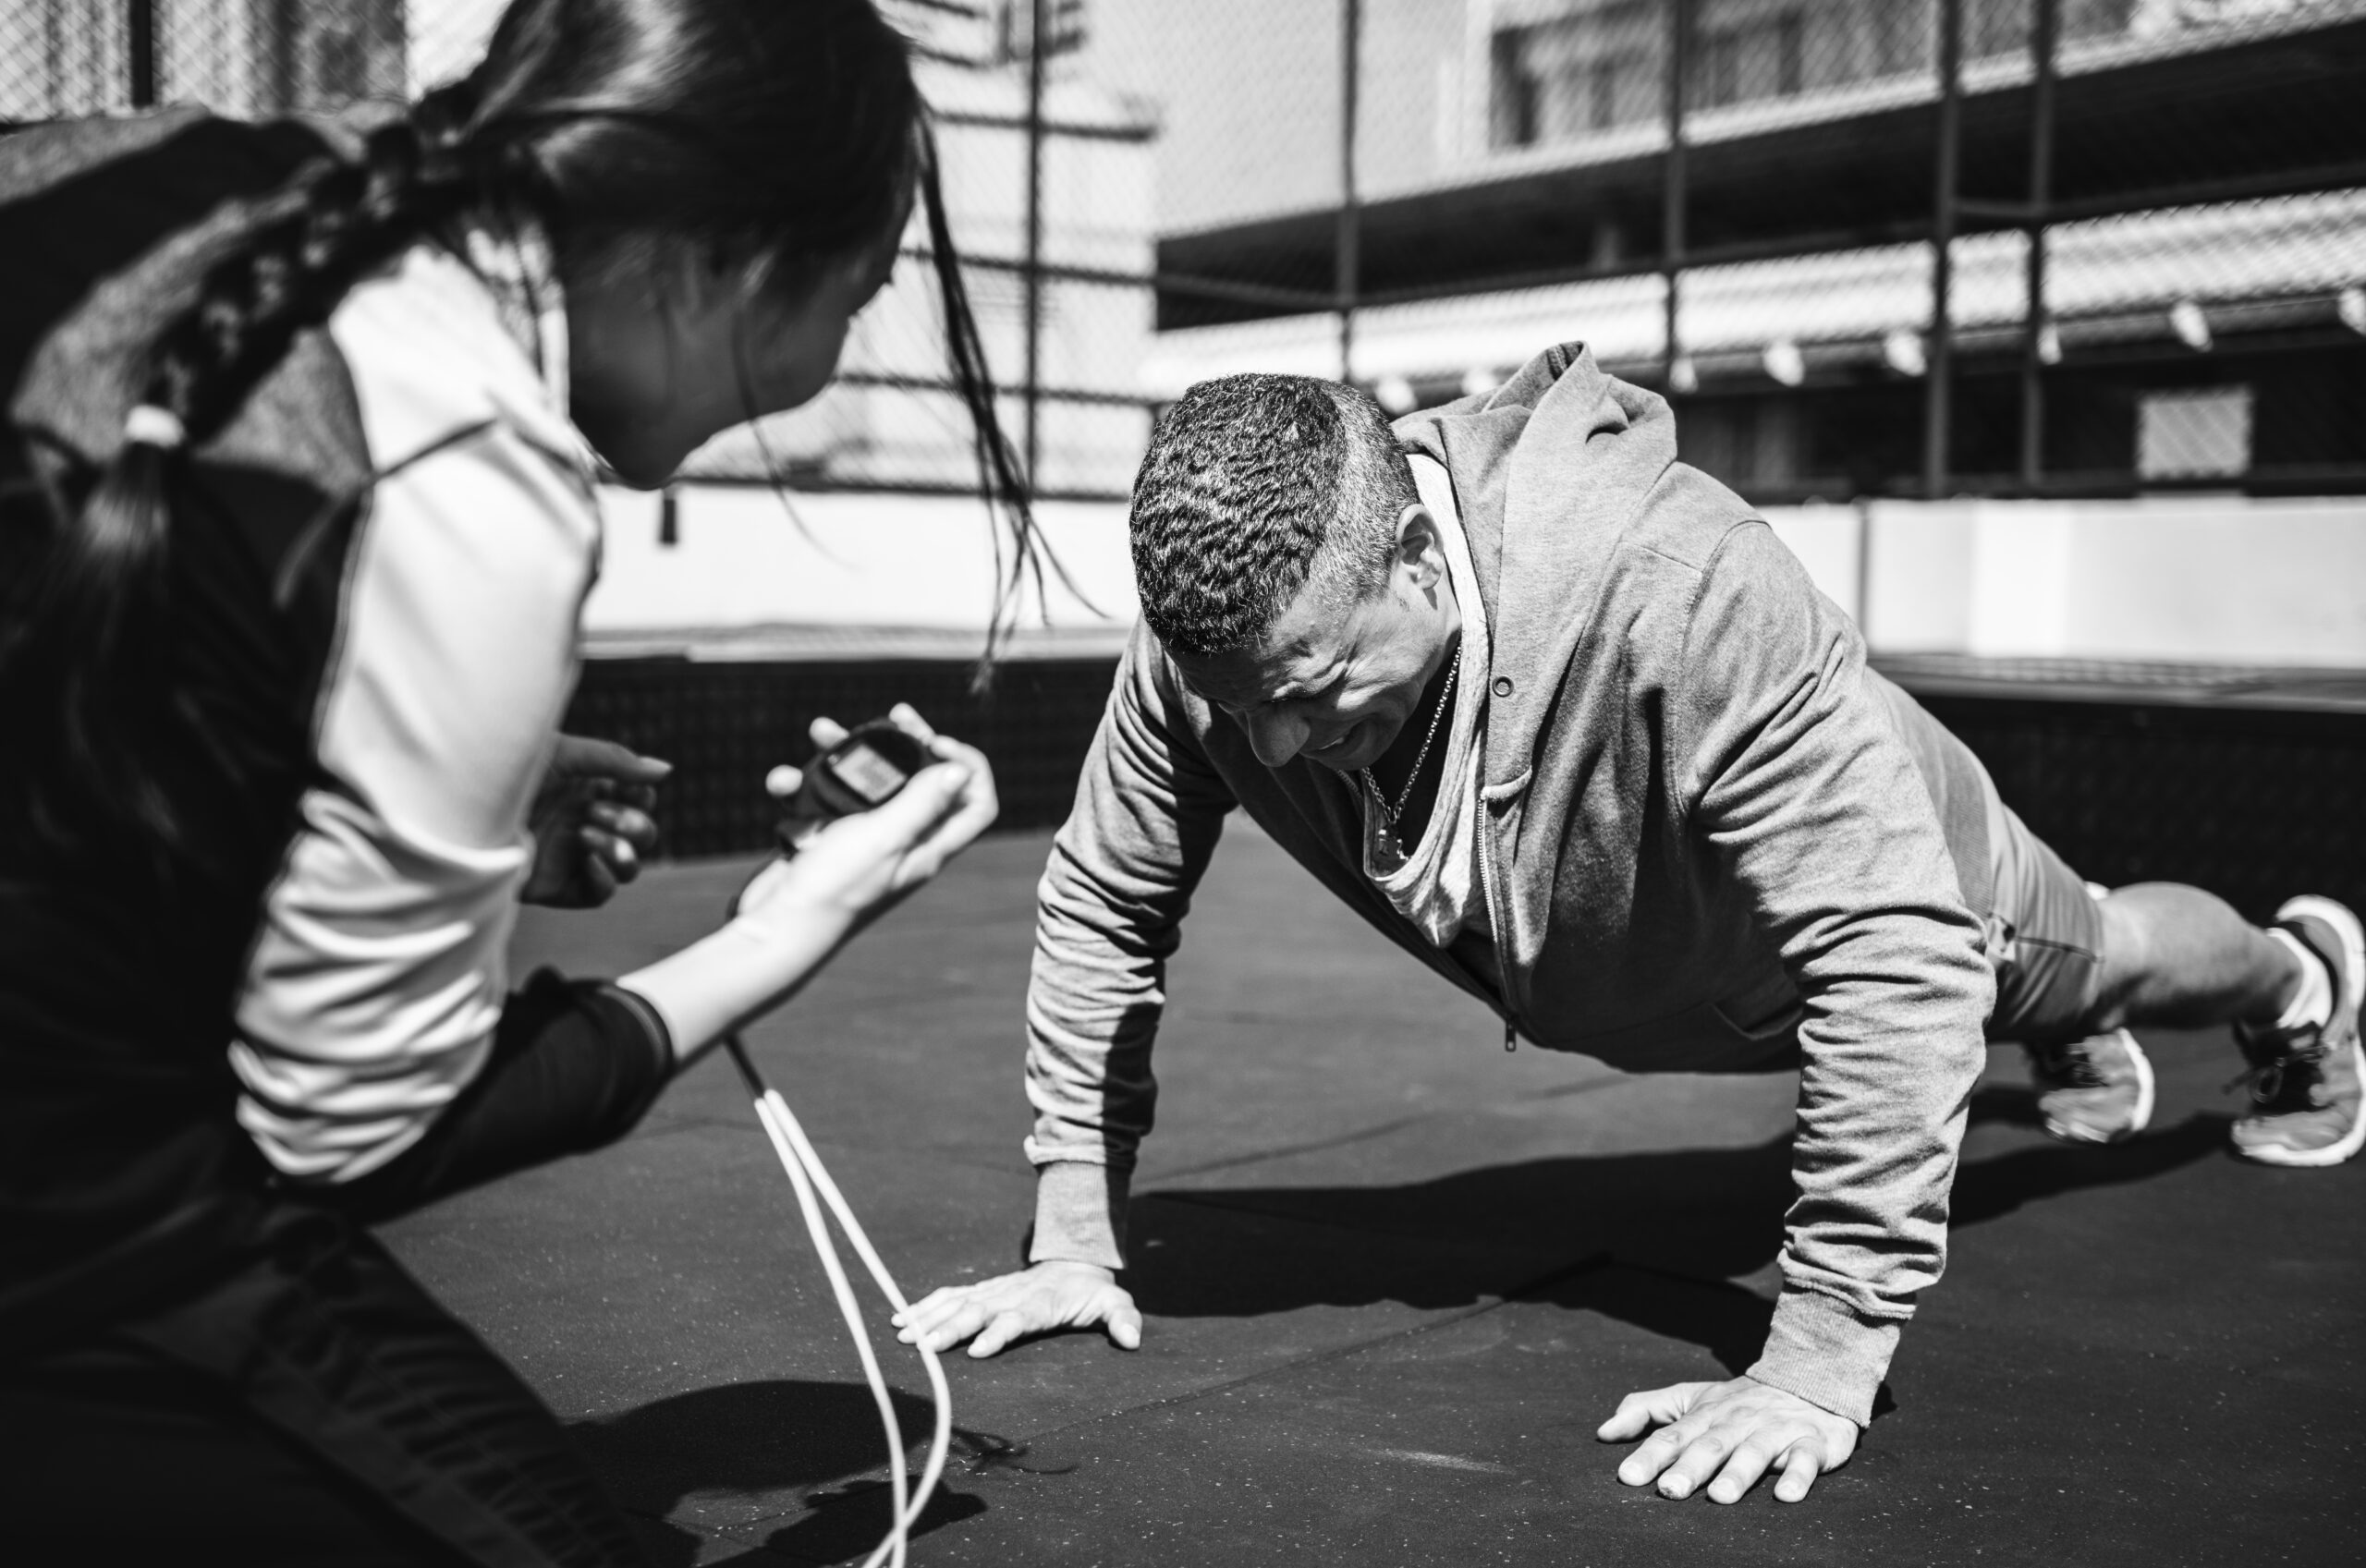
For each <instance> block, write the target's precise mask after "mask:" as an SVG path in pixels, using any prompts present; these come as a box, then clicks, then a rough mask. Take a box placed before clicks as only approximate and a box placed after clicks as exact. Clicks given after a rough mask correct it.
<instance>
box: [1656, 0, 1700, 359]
mask: <svg viewBox="0 0 2366 1568" xmlns="http://www.w3.org/2000/svg"><path fill="white" fill-rule="evenodd" d="M1667 16H1668V26H1667V152H1666V153H1665V155H1664V156H1663V157H1662V158H1661V160H1660V284H1661V294H1662V297H1663V303H1664V305H1665V309H1666V312H1667V319H1666V322H1665V342H1664V343H1663V345H1662V351H1661V364H1660V374H1661V377H1662V379H1663V381H1664V383H1665V386H1666V387H1667V391H1668V394H1669V395H1671V396H1673V395H1675V394H1676V393H1677V391H1678V390H1679V389H1678V388H1677V384H1676V379H1677V363H1678V361H1680V360H1681V359H1683V357H1684V348H1683V345H1682V343H1681V342H1680V341H1679V339H1678V338H1677V331H1676V320H1677V289H1678V287H1679V286H1680V285H1681V283H1682V281H1683V271H1684V208H1685V201H1686V183H1685V182H1686V177H1687V176H1688V174H1689V170H1688V169H1687V168H1686V167H1685V159H1684V109H1685V103H1684V100H1685V92H1686V89H1687V86H1688V84H1689V81H1690V80H1691V77H1692V0H1667Z"/></svg>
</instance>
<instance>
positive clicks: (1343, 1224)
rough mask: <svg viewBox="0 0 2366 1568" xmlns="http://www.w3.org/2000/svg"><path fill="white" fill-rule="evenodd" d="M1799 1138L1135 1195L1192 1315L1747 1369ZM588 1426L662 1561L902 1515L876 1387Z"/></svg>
mask: <svg viewBox="0 0 2366 1568" xmlns="http://www.w3.org/2000/svg"><path fill="white" fill-rule="evenodd" d="M1972 1113H1973V1117H1974V1119H1975V1120H1977V1121H1986V1122H2003V1123H2008V1124H2033V1123H2034V1122H2035V1120H2036V1115H2035V1112H2034V1109H2033V1107H2032V1105H2031V1100H2030V1096H2029V1094H2028V1092H2027V1091H2026V1090H2022V1089H2014V1088H1989V1089H1984V1090H1982V1092H1981V1093H1980V1095H1979V1096H1978V1097H1976V1099H1975V1100H1974V1103H1973V1108H1972ZM2225 1145H2226V1118H2225V1117H2224V1116H2216V1115H2196V1116H2193V1117H2191V1118H2189V1119H2188V1120H2187V1121H2185V1122H2183V1123H2181V1124H2178V1125H2177V1126H2175V1127H2172V1128H2169V1129H2167V1130H2165V1131H2163V1132H2160V1133H2156V1134H2153V1135H2152V1136H2147V1137H2143V1138H2140V1139H2138V1140H2136V1141H2135V1142H2133V1143H2128V1144H2123V1145H2118V1146H2115V1147H2109V1148H2092V1149H2086V1148H2069V1147H2064V1146H2059V1145H2046V1146H2043V1147H2039V1148H2028V1149H2015V1150H2012V1151H2010V1152H2007V1153H2005V1154H2001V1155H1997V1156H1994V1157H1992V1158H1990V1159H1987V1160H1982V1161H1975V1162H1972V1163H1970V1164H1967V1165H1966V1166H1964V1168H1963V1169H1962V1171H1961V1173H1959V1175H1958V1176H1957V1182H1956V1186H1955V1199H1954V1221H1953V1223H1954V1225H1955V1226H1956V1227H1957V1228H1961V1227H1964V1226H1968V1225H1975V1224H1980V1223H1982V1222H1987V1221H1992V1220H1995V1219H1998V1218H2001V1217H2003V1216H2005V1215H2008V1214H2011V1213H2013V1212H2014V1211H2015V1210H2017V1209H2021V1208H2022V1207H2024V1206H2025V1205H2028V1204H2031V1203H2035V1202H2039V1201H2042V1200H2044V1199H2046V1198H2050V1197H2056V1196H2059V1195H2062V1194H2066V1193H2070V1192H2075V1191H2079V1190H2082V1189H2087V1188H2095V1187H2104V1186H2112V1185H2124V1184H2128V1183H2135V1182H2142V1181H2146V1180H2149V1179H2152V1178H2153V1177H2157V1176H2160V1175H2164V1174H2165V1173H2169V1172H2171V1171H2174V1170H2177V1169H2178V1168H2180V1167H2183V1166H2186V1165H2189V1164H2192V1163H2194V1162H2196V1161H2201V1160H2203V1159H2205V1158H2209V1157H2211V1156H2213V1155H2216V1154H2218V1153H2220V1152H2221V1151H2222V1150H2223V1149H2224V1148H2225ZM1790 1154H1791V1149H1790V1139H1789V1138H1788V1137H1787V1136H1785V1137H1781V1138H1775V1139H1771V1140H1769V1141H1767V1142H1765V1143H1762V1144H1757V1145H1752V1146H1749V1147H1745V1148H1740V1149H1690V1150H1680V1151H1674V1152H1663V1153H1646V1154H1625V1155H1611V1156H1571V1157H1567V1158H1558V1159H1546V1160H1531V1161H1519V1162H1516V1163H1510V1164H1504V1165H1495V1166H1487V1167H1483V1168H1481V1169H1478V1170H1473V1171H1465V1172H1458V1173H1455V1174H1453V1175H1450V1176H1445V1177H1442V1178H1439V1179H1437V1180H1434V1181H1428V1182H1417V1183H1409V1184H1405V1185H1396V1186H1388V1185H1370V1186H1337V1187H1313V1186H1309V1187H1226V1188H1212V1189H1204V1190H1202V1189H1189V1190H1180V1191H1165V1192H1153V1193H1150V1194H1146V1195H1144V1196H1143V1197H1140V1199H1138V1200H1137V1202H1136V1204H1135V1206H1134V1210H1133V1213H1134V1220H1133V1230H1134V1245H1133V1247H1132V1251H1133V1255H1134V1257H1135V1258H1137V1259H1139V1260H1140V1261H1139V1262H1138V1263H1137V1265H1136V1266H1135V1267H1134V1268H1133V1269H1132V1270H1130V1271H1129V1274H1128V1283H1129V1284H1130V1286H1131V1287H1132V1289H1133V1291H1134V1294H1135V1297H1136V1299H1137V1301H1138V1302H1139V1303H1140V1305H1141V1307H1142V1308H1143V1309H1144V1310H1145V1311H1146V1312H1149V1313H1152V1314H1153V1315H1159V1316H1168V1317H1182V1318H1200V1317H1208V1318H1238V1319H1253V1318H1259V1317H1264V1316H1267V1315H1272V1314H1280V1313H1287V1312H1291V1311H1294V1310H1297V1309H1299V1308H1302V1307H1314V1306H1330V1307H1360V1306H1368V1305H1371V1304H1373V1303H1377V1302H1383V1301H1394V1302H1400V1303H1403V1304H1405V1305H1407V1306H1410V1307H1416V1308H1420V1309H1424V1310H1437V1309H1442V1308H1451V1307H1463V1306H1478V1305H1480V1304H1482V1303H1483V1302H1485V1301H1488V1300H1491V1299H1494V1298H1497V1297H1500V1296H1504V1295H1511V1296H1517V1297H1518V1298H1521V1299H1524V1300H1529V1301H1535V1302H1543V1303H1549V1304H1551V1305H1554V1306H1557V1307H1565V1308H1568V1309H1572V1310H1582V1311H1591V1312H1595V1313H1599V1314H1601V1315H1602V1316H1604V1317H1607V1318H1610V1319H1616V1320H1618V1321H1621V1322H1625V1323H1628V1324H1631V1325H1633V1326H1635V1327H1637V1328H1640V1329H1642V1330H1644V1331H1647V1332H1650V1333H1652V1334H1654V1335H1657V1336H1660V1337H1662V1338H1665V1339H1668V1340H1673V1341H1677V1342H1681V1343H1689V1344H1693V1345H1697V1346H1700V1347H1701V1348H1702V1349H1704V1350H1706V1351H1707V1352H1708V1353H1709V1354H1710V1355H1713V1356H1714V1357H1715V1358H1716V1360H1717V1361H1718V1362H1719V1363H1720V1364H1721V1365H1722V1366H1724V1367H1726V1369H1727V1370H1728V1371H1729V1372H1733V1373H1738V1372H1740V1371H1741V1370H1742V1369H1743V1368H1745V1367H1748V1366H1749V1365H1750V1363H1751V1362H1752V1361H1754V1360H1755V1359H1756V1357H1757V1355H1758V1353H1759V1351H1760V1349H1761V1347H1762V1345H1763V1343H1764V1342H1765V1337H1766V1330H1767V1323H1768V1319H1769V1317H1770V1315H1771V1313H1772V1304H1771V1303H1770V1302H1769V1301H1768V1300H1767V1298H1766V1297H1765V1296H1763V1295H1760V1294H1758V1293H1756V1292H1754V1291H1751V1290H1749V1289H1746V1288H1744V1287H1743V1286H1741V1285H1738V1284H1736V1283H1733V1280H1734V1279H1736V1278H1738V1277H1740V1276H1744V1275H1748V1274H1750V1273H1753V1272H1755V1271H1757V1270H1761V1269H1762V1268H1763V1267H1764V1266H1765V1265H1766V1264H1767V1263H1769V1262H1770V1261H1772V1260H1773V1258H1774V1257H1775V1255H1776V1252H1777V1250H1778V1248H1779V1247H1780V1246H1781V1243H1782V1237H1783V1216H1784V1212H1785V1210H1786V1209H1787V1207H1788V1205H1789V1203H1790V1200H1791V1196H1792V1187H1791V1167H1790ZM1392 1239H1394V1240H1396V1242H1398V1243H1401V1245H1396V1246H1391V1245H1388V1243H1389V1241H1390V1240H1392ZM1548 1258H1558V1259H1561V1260H1562V1261H1560V1262H1558V1263H1548V1262H1546V1261H1544V1260H1545V1259H1548ZM1880 1408H1881V1409H1882V1410H1884V1411H1885V1410H1886V1409H1887V1408H1888V1401H1887V1400H1886V1398H1884V1400H1883V1402H1882V1404H1881V1407H1880ZM896 1417H897V1419H898V1421H900V1422H901V1423H902V1424H903V1427H904V1429H905V1432H906V1433H907V1435H908V1436H915V1435H921V1434H924V1433H925V1432H926V1430H927V1423H928V1421H929V1418H930V1411H929V1408H928V1406H927V1404H926V1403H925V1402H924V1401H921V1400H919V1399H916V1398H914V1397H912V1396H910V1395H908V1394H902V1393H899V1394H897V1395H896ZM572 1431H573V1434H574V1436H575V1438H576V1440H578V1441H579V1443H580V1444H581V1446H582V1447H583V1449H584V1451H585V1452H586V1453H587V1454H588V1455H589V1457H590V1458H591V1461H592V1463H593V1464H594V1465H595V1466H596V1467H597V1468H598V1469H599V1470H600V1471H601V1473H602V1474H603V1476H604V1477H605V1478H606V1480H607V1482H608V1484H609V1486H610V1488H611V1489H612V1492H613V1494H614V1495H615V1496H616V1499H617V1501H619V1502H620V1503H621V1504H622V1505H623V1506H624V1507H626V1508H627V1509H628V1511H630V1512H631V1513H635V1514H638V1515H640V1517H641V1520H642V1522H643V1526H644V1530H645V1532H648V1533H646V1534H645V1537H644V1544H645V1545H646V1546H647V1547H648V1548H649V1550H651V1552H652V1562H656V1563H658V1564H659V1565H660V1568H677V1565H686V1564H689V1563H690V1562H694V1561H695V1560H696V1559H697V1556H698V1553H699V1551H700V1550H701V1548H700V1538H699V1537H698V1536H696V1535H693V1534H692V1533H690V1532H689V1530H687V1529H684V1528H682V1527H681V1526H680V1525H672V1524H664V1523H660V1522H662V1521H665V1520H666V1519H668V1518H669V1516H678V1515H679V1514H680V1513H681V1512H682V1511H683V1509H684V1507H685V1505H686V1504H690V1505H695V1504H697V1503H699V1502H701V1501H704V1502H708V1503H721V1504H723V1505H724V1508H725V1510H726V1511H727V1512H731V1513H735V1514H736V1515H737V1520H736V1522H735V1523H734V1524H733V1525H732V1527H731V1528H730V1531H729V1533H730V1535H731V1536H732V1537H733V1538H737V1539H738V1540H740V1541H742V1542H745V1543H751V1542H753V1541H754V1540H756V1539H757V1538H761V1540H762V1545H761V1546H753V1547H752V1548H751V1550H750V1551H749V1552H748V1554H747V1555H746V1556H745V1557H744V1558H742V1559H738V1560H737V1561H745V1562H765V1561H779V1560H780V1559H781V1558H784V1557H786V1558H788V1559H790V1560H793V1561H802V1562H815V1563H832V1562H844V1561H847V1560H848V1559H849V1558H854V1557H859V1556H860V1555H861V1554H862V1553H863V1552H865V1551H867V1550H869V1549H870V1548H871V1547H872V1545H874V1544H875V1543H876V1542H877V1541H878V1539H879V1538H880V1537H881V1536H882V1535H883V1534H884V1531H885V1529H886V1526H887V1521H888V1494H887V1490H886V1488H885V1485H884V1467H883V1465H881V1451H880V1440H879V1436H878V1418H877V1415H876V1412H875V1409H874V1406H873V1404H872V1397H871V1394H870V1392H869V1391H868V1390H867V1389H864V1388H862V1387H861V1386H860V1385H857V1384H848V1383H822V1382H798V1381H764V1382H750V1383H739V1384H730V1385H725V1386H721V1387H716V1388H709V1389H702V1390H699V1391H696V1392H689V1393H685V1394H680V1395H677V1396H675V1397H673V1398H670V1399H665V1400H661V1401H658V1402H656V1403H654V1404H647V1405H643V1406H641V1407H640V1408H637V1409H634V1410H631V1411H628V1412H626V1413H625V1414H623V1415H620V1416H614V1417H610V1418H606V1419H602V1420H593V1421H585V1422H581V1423H579V1424H577V1425H576V1426H575V1427H574V1428H572ZM955 1451H956V1461H955V1463H954V1465H952V1466H951V1470H950V1474H949V1475H948V1477H947V1478H948V1480H953V1479H957V1478H958V1477H960V1476H961V1475H962V1474H963V1473H964V1472H965V1471H967V1472H970V1473H976V1472H979V1471H982V1470H984V1469H989V1468H995V1467H1008V1468H1017V1469H1025V1468H1028V1465H1027V1463H1026V1461H1025V1458H1024V1453H1025V1451H1024V1450H1023V1449H1020V1448H1016V1447H1014V1446H1013V1445H1012V1444H1011V1443H1009V1442H1008V1441H1006V1440H1003V1439H1000V1438H997V1437H994V1436H993V1435H992V1434H987V1433H978V1432H970V1431H958V1432H957V1435H956V1439H955ZM916 1457H917V1455H916ZM985 1509H986V1503H985V1502H984V1501H982V1500H981V1499H979V1498H977V1497H974V1496H970V1495H966V1494H963V1493H961V1492H958V1491H955V1490H949V1489H941V1490H940V1492H939V1494H938V1496H937V1498H936V1499H935V1500H934V1501H933V1502H932V1504H931V1505H930V1508H929V1510H928V1513H927V1514H926V1516H925V1517H924V1518H923V1519H922V1520H921V1525H920V1526H919V1528H918V1529H917V1530H916V1531H915V1532H914V1533H915V1535H916V1536H919V1535H925V1534H927V1533H928V1532H930V1531H932V1530H935V1529H938V1528H941V1527H942V1526H944V1525H949V1524H954V1523H957V1522H958V1521H961V1520H965V1519H969V1518H971V1517H973V1516H975V1515H977V1514H979V1513H983V1512H984V1511H985Z"/></svg>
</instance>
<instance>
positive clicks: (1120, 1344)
mask: <svg viewBox="0 0 2366 1568" xmlns="http://www.w3.org/2000/svg"><path fill="white" fill-rule="evenodd" d="M1108 1322H1109V1340H1110V1343H1113V1344H1115V1345H1116V1347H1117V1348H1118V1349H1119V1350H1140V1348H1141V1347H1142V1314H1141V1308H1140V1307H1136V1306H1135V1305H1134V1299H1133V1297H1131V1296H1128V1297H1126V1298H1125V1300H1123V1301H1122V1302H1120V1303H1118V1304H1117V1305H1116V1306H1115V1307H1111V1308H1110V1310H1109V1313H1108Z"/></svg>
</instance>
